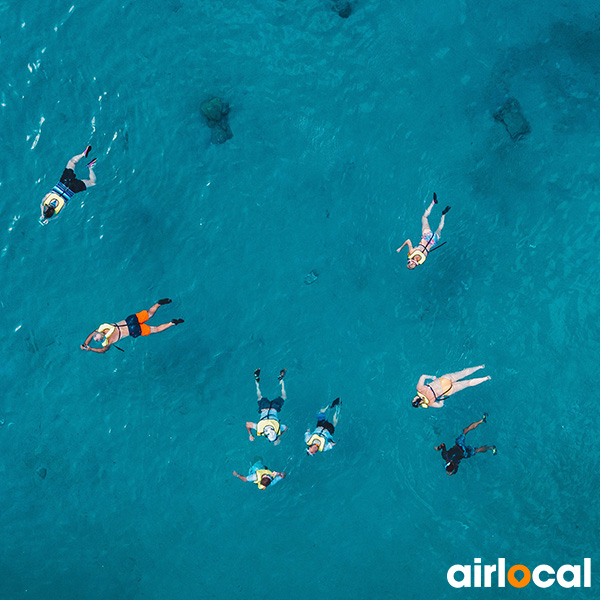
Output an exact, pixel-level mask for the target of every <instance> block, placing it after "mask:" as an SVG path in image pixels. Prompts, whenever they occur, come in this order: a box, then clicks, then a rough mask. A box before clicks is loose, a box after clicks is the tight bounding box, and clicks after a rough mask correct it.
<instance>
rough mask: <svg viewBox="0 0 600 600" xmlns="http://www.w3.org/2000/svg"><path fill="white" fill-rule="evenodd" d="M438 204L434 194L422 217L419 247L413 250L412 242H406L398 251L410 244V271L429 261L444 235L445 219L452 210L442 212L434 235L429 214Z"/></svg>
mask: <svg viewBox="0 0 600 600" xmlns="http://www.w3.org/2000/svg"><path fill="white" fill-rule="evenodd" d="M437 202H438V201H437V196H436V194H435V192H434V194H433V200H432V202H431V204H430V205H429V207H428V208H427V210H426V211H425V212H424V213H423V216H422V217H421V227H422V231H421V241H420V242H419V244H418V246H417V247H416V248H413V245H412V243H411V241H410V240H406V241H405V242H404V244H402V246H400V248H398V249H397V250H396V252H400V250H402V248H404V246H406V245H407V244H408V262H407V263H406V266H407V267H408V268H409V269H414V268H415V267H416V266H417V265H422V264H423V263H424V262H425V261H426V260H427V255H428V254H429V253H430V252H431V251H432V250H433V248H434V246H435V245H436V244H437V243H438V242H439V241H440V235H441V234H442V229H443V228H444V219H445V218H446V213H447V212H448V211H449V210H450V207H449V206H446V208H445V209H444V210H443V211H442V218H441V219H440V224H439V225H438V228H437V230H436V232H435V233H432V232H431V227H429V221H428V220H427V217H428V216H429V213H431V209H432V208H433V205H434V204H437Z"/></svg>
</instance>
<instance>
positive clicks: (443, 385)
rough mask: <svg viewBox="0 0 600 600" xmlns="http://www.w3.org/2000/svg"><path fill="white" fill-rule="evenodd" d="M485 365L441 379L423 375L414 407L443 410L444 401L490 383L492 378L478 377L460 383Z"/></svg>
mask: <svg viewBox="0 0 600 600" xmlns="http://www.w3.org/2000/svg"><path fill="white" fill-rule="evenodd" d="M484 368H485V365H479V366H478V367H469V368H468V369H463V370H462V371H458V372H457V373H447V374H446V375H442V376H441V377H434V376H432V375H421V377H420V378H419V382H418V383H417V395H416V396H415V397H414V399H413V401H412V405H413V406H414V407H415V408H419V407H421V408H441V407H442V406H444V400H445V399H446V398H448V396H452V394H456V392H460V390H464V389H465V388H467V387H473V386H474V385H479V384H480V383H483V382H484V381H488V380H489V379H491V377H490V376H489V375H488V376H487V377H477V378H475V379H467V380H466V381H460V380H461V379H464V378H465V377H468V376H469V375H471V374H473V373H475V371H479V369H484ZM428 379H431V380H432V381H431V382H430V383H425V381H426V380H428Z"/></svg>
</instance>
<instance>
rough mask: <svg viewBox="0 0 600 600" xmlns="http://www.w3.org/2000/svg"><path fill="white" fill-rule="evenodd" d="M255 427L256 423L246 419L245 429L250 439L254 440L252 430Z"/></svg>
mask: <svg viewBox="0 0 600 600" xmlns="http://www.w3.org/2000/svg"><path fill="white" fill-rule="evenodd" d="M253 429H256V423H252V421H246V430H247V431H248V435H249V436H250V441H251V442H253V441H254V436H253V435H252V430H253Z"/></svg>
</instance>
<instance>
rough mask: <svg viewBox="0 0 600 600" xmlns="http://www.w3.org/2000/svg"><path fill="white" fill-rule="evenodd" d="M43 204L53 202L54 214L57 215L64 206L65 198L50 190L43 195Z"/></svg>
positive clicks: (46, 204)
mask: <svg viewBox="0 0 600 600" xmlns="http://www.w3.org/2000/svg"><path fill="white" fill-rule="evenodd" d="M42 203H43V205H44V206H50V205H51V204H53V203H55V204H56V206H55V207H54V214H55V215H57V214H58V213H59V212H60V211H61V210H62V209H63V208H64V206H65V200H64V198H63V197H62V196H59V195H58V194H56V193H55V192H50V193H49V194H46V195H45V196H44V200H43V201H42Z"/></svg>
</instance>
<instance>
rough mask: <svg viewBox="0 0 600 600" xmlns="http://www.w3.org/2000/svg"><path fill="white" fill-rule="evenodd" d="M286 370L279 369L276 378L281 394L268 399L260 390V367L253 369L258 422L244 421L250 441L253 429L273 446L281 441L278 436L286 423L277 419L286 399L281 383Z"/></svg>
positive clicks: (252, 439) (285, 429)
mask: <svg viewBox="0 0 600 600" xmlns="http://www.w3.org/2000/svg"><path fill="white" fill-rule="evenodd" d="M286 372H287V371H286V369H281V371H279V377H278V379H279V384H280V385H281V396H279V397H277V398H275V399H274V400H269V399H268V398H263V395H262V394H261V391H260V385H259V384H260V369H256V371H254V381H255V383H256V394H257V396H258V412H259V414H260V419H259V421H258V423H253V422H252V421H246V430H247V431H248V436H249V438H250V441H251V442H253V441H254V436H253V435H252V430H253V429H254V430H255V431H256V435H257V436H264V437H265V438H266V439H267V440H268V441H269V442H271V443H272V444H274V445H275V446H277V444H279V442H281V439H280V437H281V436H282V435H283V434H284V433H285V432H286V431H287V425H284V424H283V423H281V422H280V421H279V415H278V413H279V411H280V410H281V408H282V407H283V403H284V402H285V399H286V395H285V385H284V383H283V378H284V377H285V374H286Z"/></svg>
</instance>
